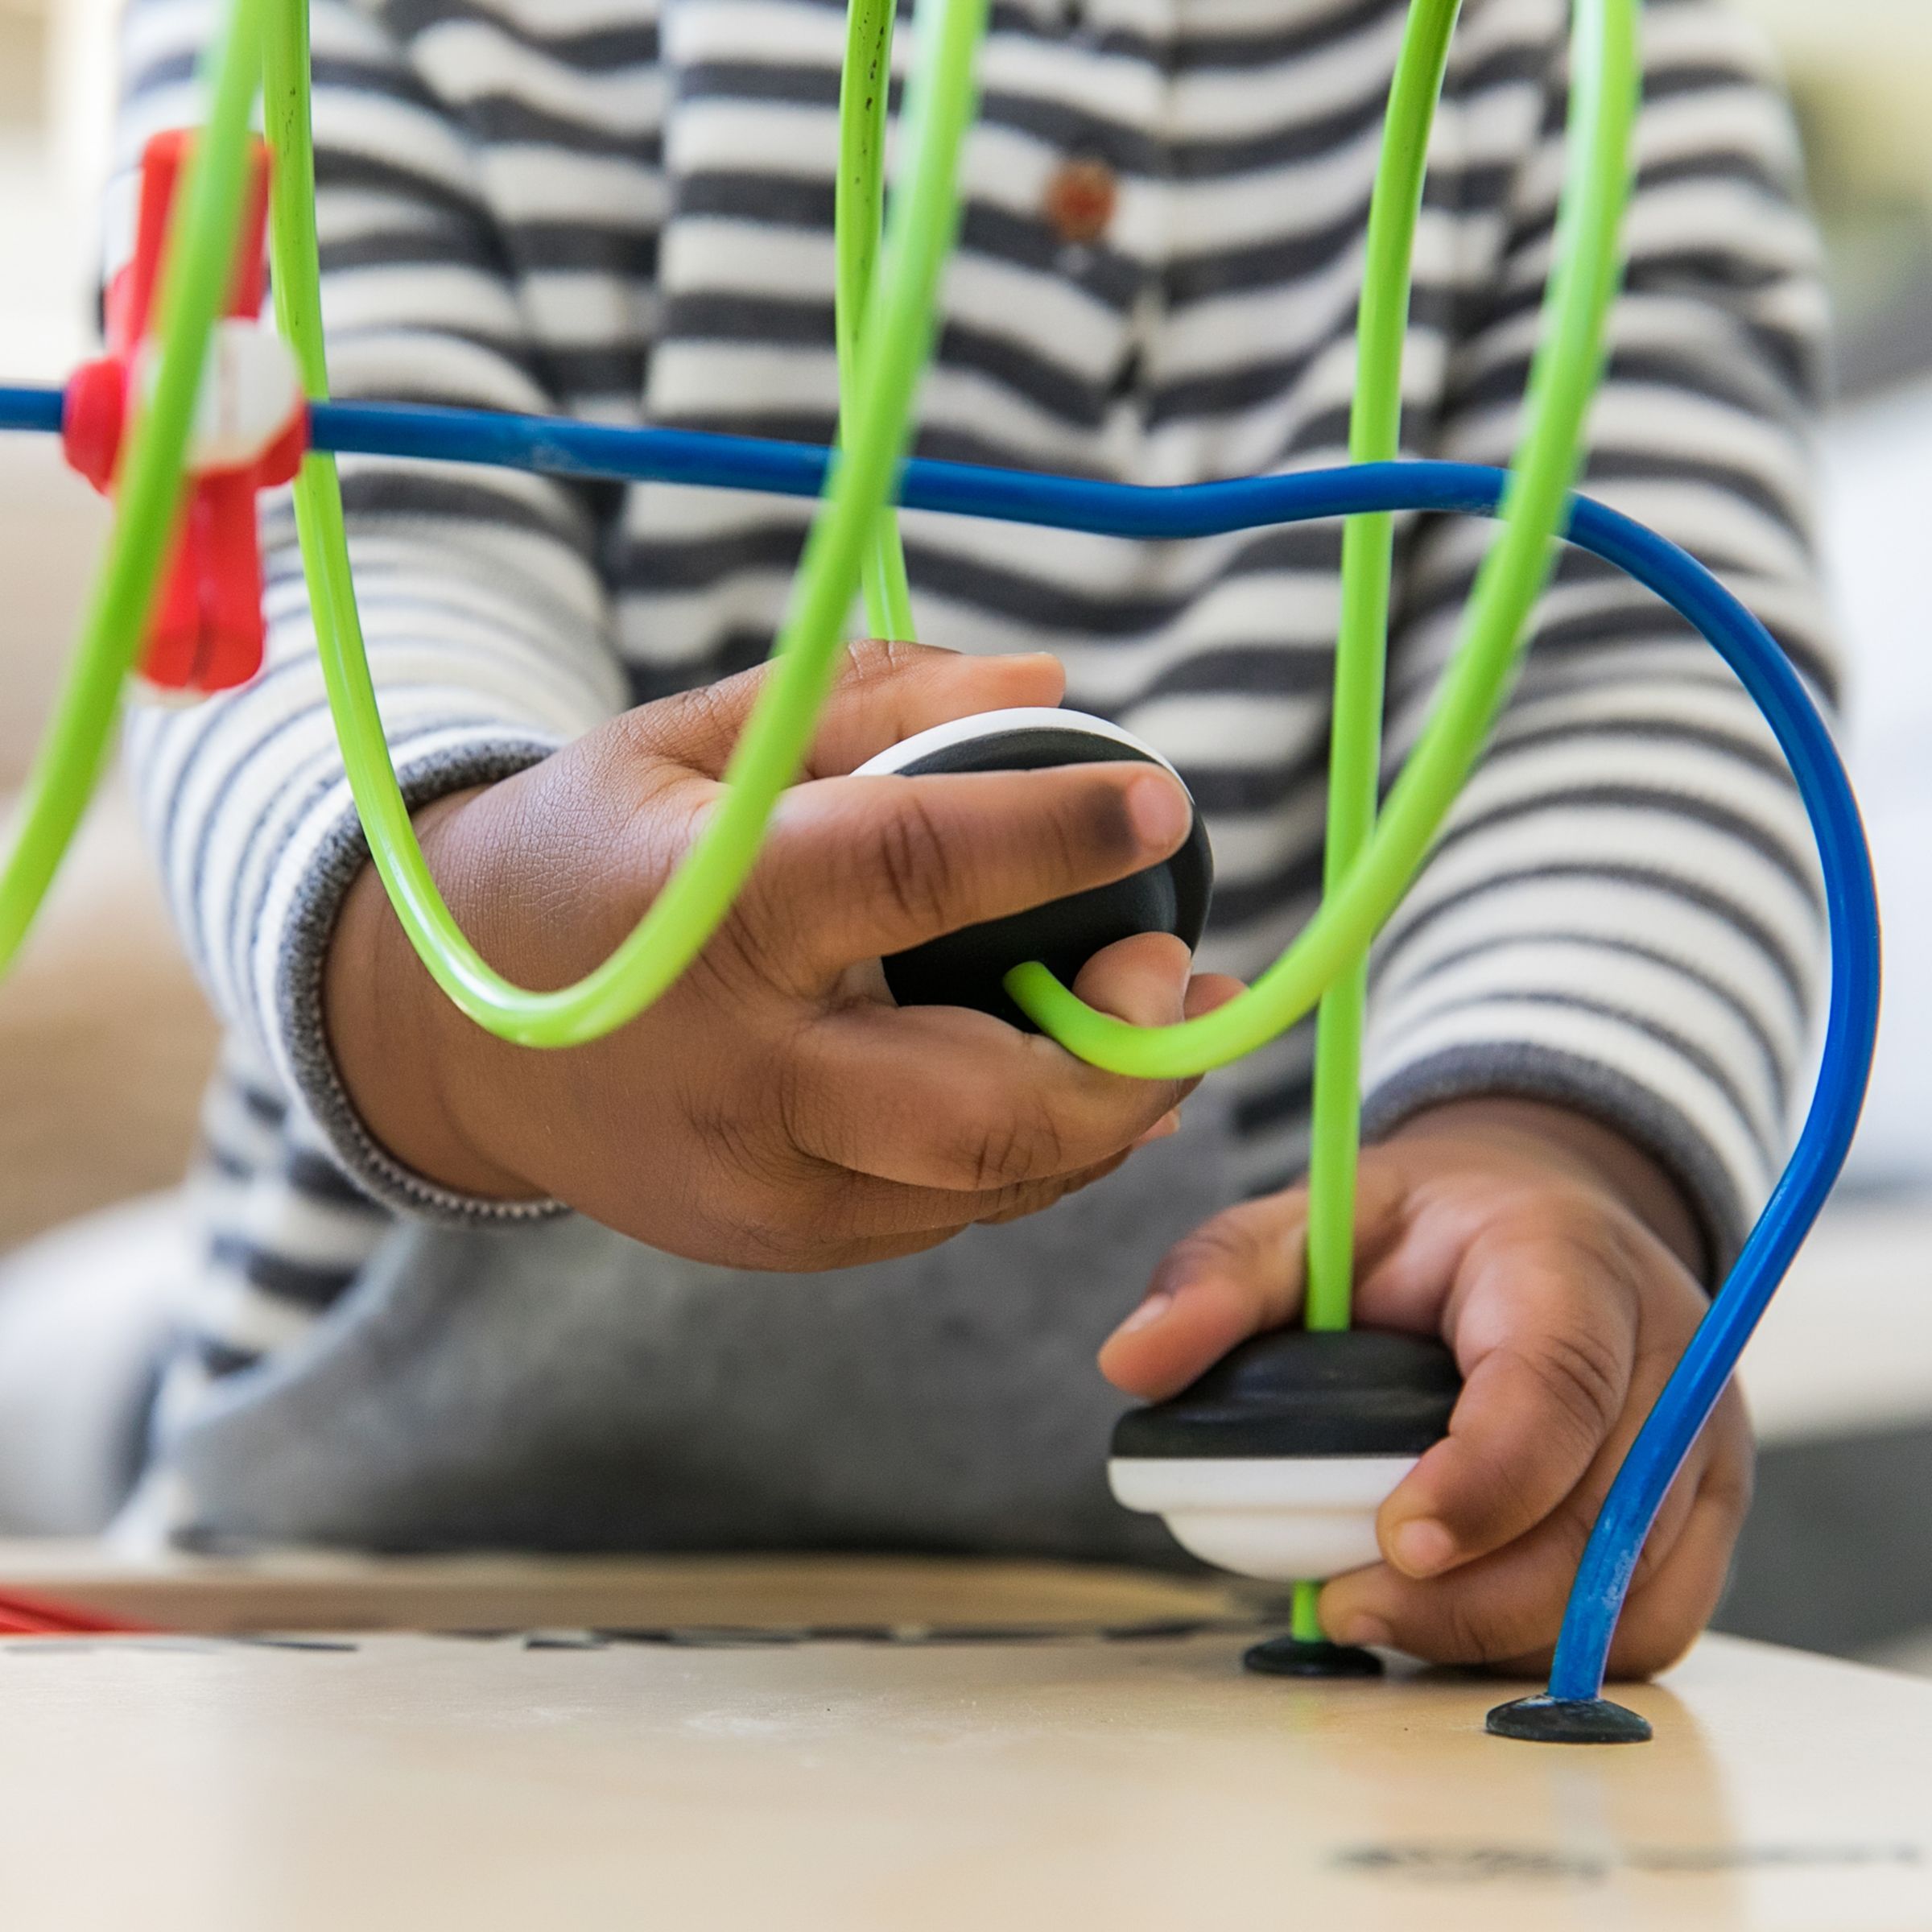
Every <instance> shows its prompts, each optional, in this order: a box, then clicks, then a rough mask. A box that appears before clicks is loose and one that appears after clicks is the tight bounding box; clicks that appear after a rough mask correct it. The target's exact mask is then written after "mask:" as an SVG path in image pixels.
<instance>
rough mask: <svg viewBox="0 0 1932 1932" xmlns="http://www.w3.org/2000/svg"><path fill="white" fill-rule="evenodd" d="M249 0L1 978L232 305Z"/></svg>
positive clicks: (170, 510)
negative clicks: (214, 338)
mask: <svg viewBox="0 0 1932 1932" xmlns="http://www.w3.org/2000/svg"><path fill="white" fill-rule="evenodd" d="M260 31H261V29H260V19H259V15H258V11H257V8H256V6H255V4H254V0H235V4H234V6H233V8H232V10H231V11H230V14H229V23H228V31H227V33H226V35H225V37H224V39H223V40H222V43H221V49H220V52H219V55H218V56H217V63H216V68H215V76H214V85H213V96H212V98H211V100H210V102H209V106H208V124H207V126H205V127H204V129H203V130H202V132H201V134H200V138H198V139H196V142H195V143H194V145H193V147H192V151H190V154H189V156H188V168H187V174H186V179H185V180H184V184H183V187H182V191H181V215H180V220H179V221H177V222H176V223H175V233H174V235H173V236H172V237H171V239H170V242H169V245H168V247H167V250H166V253H165V255H164V258H163V262H162V266H161V278H160V285H159V290H158V291H157V306H156V324H157V330H156V332H157V334H158V336H159V341H160V342H161V344H162V349H161V363H160V367H159V370H158V372H157V373H156V375H155V383H154V387H153V389H152V390H151V393H150V394H149V395H148V398H147V402H146V403H145V404H142V403H140V402H139V400H138V398H137V401H136V407H135V411H134V421H133V423H131V425H130V427H129V431H128V436H127V441H126V446H125V454H124V456H123V457H122V464H121V470H120V475H119V477H118V481H117V483H116V486H115V492H114V522H113V526H112V529H111V530H110V532H109V537H108V543H107V554H106V557H105V561H104V562H103V564H102V565H101V572H100V575H99V576H97V578H96V579H95V581H94V590H93V597H92V600H91V601H90V602H89V605H88V609H87V614H86V617H85V621H84V623H83V625H82V628H81V645H80V647H79V649H78V650H76V652H75V654H74V660H73V663H72V667H71V668H70V669H69V671H68V675H67V677H66V679H65V681H64V684H63V686H62V688H61V691H60V697H59V700H57V702H56V707H55V711H54V716H53V720H52V723H51V725H49V726H48V729H47V733H46V735H45V737H43V739H42V741H41V744H40V748H39V752H38V753H37V754H36V755H35V759H34V764H33V769H32V770H31V772H30V773H29V774H28V776H27V788H26V801H25V803H24V805H23V809H22V815H21V822H20V830H19V834H18V836H17V837H16V839H15V840H14V848H13V850H12V852H10V853H9V854H8V856H7V859H6V866H5V869H4V870H3V871H0V972H5V971H6V968H7V967H8V966H9V965H10V964H11V963H12V960H13V959H14V956H15V955H16V954H17V953H18V952H19V949H20V947H21V944H22V942H23V940H24V939H26V937H27V930H28V928H29V927H31V925H32V923H33V921H34V916H35V914H36V913H37V912H38V911H39V909H40V906H41V905H42V903H43V901H44V900H45V899H46V897H47V888H48V887H49V886H51V885H52V883H53V878H54V874H55V873H56V871H57V870H58V869H59V868H60V861H61V859H62V858H63V857H64V856H65V854H66V852H67V848H68V846H69V845H70V844H72V841H73V836H74V832H75V831H76V828H78V826H79V825H80V823H81V815H82V814H83V813H84V812H85V811H86V809H87V803H88V800H89V798H90V797H91V796H92V795H93V790H94V786H95V785H96V784H97V782H99V779H100V776H101V768H102V766H103V765H104V764H105V762H106V758H107V749H108V743H109V740H110V738H111V737H113V735H114V721H115V720H116V719H117V718H118V716H120V711H121V694H122V687H123V685H124V684H125V683H126V679H127V674H128V671H129V670H130V668H131V667H132V666H133V664H134V655H135V653H136V651H137V650H138V649H139V647H140V642H141V639H142V637H143V636H144V635H145V634H146V633H147V621H148V613H149V611H150V610H151V608H152V606H153V604H154V601H155V591H156V589H157V588H158V587H159V584H160V580H161V572H162V570H163V568H164V566H165V565H166V564H167V559H168V555H169V553H170V551H171V538H172V536H173V533H174V529H175V521H176V518H178V517H179V515H180V508H181V499H182V495H183V488H184V485H183V464H184V457H185V456H186V453H187V450H188V431H189V428H190V426H191V425H192V423H193V420H194V414H195V402H196V395H197V394H198V392H199V390H200V386H201V369H202V365H203V363H204V361H205V360H206V357H207V354H208V339H209V337H210V336H211V335H212V334H213V330H214V326H215V321H216V319H217V316H219V315H220V314H221V311H222V309H223V308H225V306H226V303H227V295H228V290H229V282H230V278H231V276H232V275H233V267H234V251H235V237H236V235H237V233H238V232H239V227H240V221H241V213H242V190H243V186H244V184H245V181H246V167H247V155H248V140H249V124H248V123H249V111H250V108H251V107H252V106H253V105H254V96H255V79H256V74H257V71H258V64H259V62H260V59H261V52H260V48H261V39H260Z"/></svg>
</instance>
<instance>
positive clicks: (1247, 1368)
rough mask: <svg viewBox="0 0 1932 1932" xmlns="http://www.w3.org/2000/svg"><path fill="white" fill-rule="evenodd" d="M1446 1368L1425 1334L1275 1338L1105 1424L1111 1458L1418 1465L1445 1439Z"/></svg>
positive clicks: (1450, 1381) (1450, 1393)
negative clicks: (1379, 1460)
mask: <svg viewBox="0 0 1932 1932" xmlns="http://www.w3.org/2000/svg"><path fill="white" fill-rule="evenodd" d="M1462 1388H1463V1380H1462V1376H1461V1374H1460V1373H1459V1371H1458V1370H1457V1369H1456V1365H1455V1356H1452V1355H1451V1353H1450V1352H1449V1351H1448V1350H1447V1348H1444V1347H1443V1344H1441V1343H1440V1342H1439V1341H1438V1340H1435V1337H1433V1336H1432V1335H1392V1334H1389V1333H1387V1332H1385V1331H1381V1330H1379V1329H1373V1328H1350V1329H1344V1330H1342V1331H1340V1332H1337V1333H1327V1332H1318V1333H1311V1332H1310V1331H1308V1330H1307V1329H1305V1328H1279V1329H1275V1330H1274V1331H1271V1332H1270V1333H1269V1334H1266V1335H1256V1336H1255V1337H1254V1338H1253V1340H1249V1341H1246V1342H1244V1343H1242V1344H1241V1346H1240V1347H1239V1348H1233V1349H1231V1350H1230V1351H1229V1352H1228V1353H1227V1354H1226V1355H1224V1356H1222V1358H1221V1359H1220V1361H1218V1362H1216V1364H1215V1365H1214V1366H1213V1367H1212V1369H1209V1370H1208V1373H1206V1374H1205V1375H1203V1376H1202V1377H1200V1378H1199V1380H1198V1381H1194V1382H1191V1383H1190V1384H1189V1385H1187V1387H1186V1388H1185V1389H1183V1390H1182V1391H1181V1392H1180V1393H1179V1395H1175V1396H1170V1397H1169V1398H1168V1399H1167V1400H1166V1402H1156V1403H1154V1404H1153V1405H1152V1406H1150V1407H1148V1408H1146V1409H1132V1410H1129V1411H1128V1412H1127V1414H1125V1415H1123V1416H1122V1417H1121V1419H1120V1421H1119V1422H1117V1423H1116V1424H1115V1425H1114V1430H1113V1453H1114V1455H1117V1456H1121V1457H1157V1456H1231V1457H1232V1456H1241V1457H1247V1456H1317V1455H1421V1454H1422V1451H1424V1450H1426V1449H1427V1448H1429V1447H1430V1446H1431V1445H1432V1444H1434V1443H1438V1442H1439V1441H1440V1440H1441V1439H1443V1436H1444V1435H1447V1433H1448V1430H1449V1414H1450V1411H1451V1410H1452V1409H1454V1408H1455V1401H1456V1397H1458V1396H1459V1395H1460V1394H1461V1393H1462Z"/></svg>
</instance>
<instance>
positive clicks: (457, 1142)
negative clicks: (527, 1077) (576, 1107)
mask: <svg viewBox="0 0 1932 1932" xmlns="http://www.w3.org/2000/svg"><path fill="white" fill-rule="evenodd" d="M485 789H487V788H481V787H479V788H474V789H472V790H469V791H460V792H453V793H451V794H449V795H446V796H444V797H443V798H440V799H435V800H432V801H431V803H429V804H427V805H425V806H423V807H421V808H420V809H419V811H416V812H415V814H414V815H413V816H412V823H413V824H414V825H415V830H416V836H417V838H418V840H419V842H420V843H421V844H422V847H423V856H424V857H425V858H426V859H427V861H428V862H429V865H430V869H431V872H432V873H434V874H435V875H436V879H437V882H438V884H439V886H440V887H441V888H442V890H444V894H445V895H446V896H448V897H452V898H458V899H460V898H462V897H463V896H464V895H463V894H460V893H452V886H451V880H452V877H455V876H458V875H460V872H461V869H462V850H463V845H464V840H463V839H462V837H461V834H460V823H461V820H462V817H463V815H464V811H465V810H466V809H467V808H468V807H469V806H471V805H472V804H473V803H475V801H476V800H477V798H479V797H480V796H481V795H482V792H483V791H484V790H485ZM459 917H460V911H459ZM322 1003H323V1016H324V1026H325V1027H326V1030H327V1033H328V1047H329V1051H330V1054H331V1055H332V1058H333V1059H334V1062H335V1067H336V1077H337V1078H338V1079H339V1080H341V1083H342V1088H343V1091H344V1092H345V1093H346V1094H347V1096H348V1097H349V1103H350V1104H351V1105H352V1106H353V1108H355V1110H356V1113H357V1116H358V1117H360V1119H361V1122H362V1125H363V1126H364V1127H365V1129H367V1131H368V1133H369V1135H370V1136H371V1137H372V1138H373V1139H374V1140H375V1141H376V1142H377V1143H378V1145H379V1146H381V1147H382V1149H383V1150H385V1151H386V1153H387V1154H389V1155H390V1157H391V1158H393V1159H394V1160H396V1161H397V1162H400V1163H401V1164H402V1165H403V1166H405V1167H407V1168H408V1169H409V1170H411V1172H413V1173H415V1174H421V1175H422V1176H423V1178H424V1179H427V1180H430V1181H432V1182H434V1183H436V1184H437V1185H438V1186H439V1187H444V1188H447V1189H448V1190H449V1191H452V1192H453V1193H456V1194H463V1195H473V1196H476V1197H477V1198H478V1199H485V1200H497V1201H515V1200H522V1199H531V1198H534V1197H535V1196H536V1195H538V1194H539V1192H540V1190H539V1189H537V1188H535V1187H532V1186H531V1185H530V1183H528V1182H526V1180H524V1179H522V1177H521V1176H520V1175H518V1174H516V1173H515V1172H514V1170H511V1169H510V1167H508V1166H506V1165H504V1164H503V1163H502V1162H500V1161H498V1160H497V1159H496V1158H493V1156H492V1155H491V1154H490V1153H489V1152H488V1151H487V1150H485V1148H484V1147H483V1146H481V1145H479V1141H478V1138H477V1134H476V1133H475V1131H474V1129H475V1123H474V1121H473V1119H472V1117H471V1116H470V1113H469V1110H467V1109H465V1108H464V1107H463V1106H461V1105H460V1104H458V1102H457V1100H456V1097H455V1096H457V1095H458V1094H460V1093H461V1092H465V1091H471V1090H473V1088H474V1086H475V1084H476V1077H477V1073H478V1071H479V1069H478V1068H477V1067H476V1065H475V1064H474V1063H476V1062H477V1061H479V1060H481V1059H485V1058H488V1057H491V1056H492V1055H493V1050H494V1049H496V1047H497V1042H494V1041H493V1040H492V1039H491V1038H489V1035H488V1034H485V1032H484V1031H483V1030H481V1028H479V1027H477V1026H476V1025H474V1023H473V1022H471V1021H470V1020H469V1019H468V1018H465V1017H464V1015H463V1014H462V1013H460V1012H458V1011H457V1009H456V1007H455V1006H453V1005H452V1004H451V1003H450V1001H449V999H448V996H447V995H446V994H445V993H444V992H443V990H442V989H441V988H440V987H439V986H438V985H436V981H435V980H433V979H432V978H431V976H430V974H429V972H428V970H427V968H425V967H424V966H423V963H422V961H421V960H419V959H418V957H417V956H416V952H415V947H413V946H411V943H410V942H409V939H408V935H407V934H406V933H404V931H403V927H402V925H401V923H400V922H399V921H398V919H397V918H396V915H395V913H394V909H393V908H392V907H391V906H390V902H389V897H388V894H387V893H386V891H385V890H384V889H383V886H382V879H381V877H380V876H379V875H378V873H377V871H376V869H375V867H374V865H373V864H369V865H364V866H363V868H362V869H361V872H360V873H357V877H356V878H355V881H354V882H353V884H352V885H351V886H350V887H349V891H348V893H347V894H345V897H344V899H343V902H342V908H341V913H340V914H339V915H338V917H337V919H336V927H335V931H334V932H333V934H332V936H331V938H330V940H329V945H328V953H327V956H326V957H325V959H324V964H323V975H322Z"/></svg>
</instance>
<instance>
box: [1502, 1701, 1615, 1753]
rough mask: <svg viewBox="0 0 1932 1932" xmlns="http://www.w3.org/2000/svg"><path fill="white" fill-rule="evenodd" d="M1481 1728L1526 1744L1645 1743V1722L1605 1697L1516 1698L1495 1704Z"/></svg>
mask: <svg viewBox="0 0 1932 1932" xmlns="http://www.w3.org/2000/svg"><path fill="white" fill-rule="evenodd" d="M1483 1728H1484V1729H1485V1730H1486V1731H1488V1733H1489V1734H1490V1736H1492V1737H1514V1738H1520V1739H1521V1740H1522V1741H1523V1742H1524V1743H1525V1744H1648V1743H1649V1741H1650V1737H1651V1731H1650V1724H1649V1719H1646V1718H1641V1717H1639V1716H1638V1715H1637V1713H1636V1712H1635V1711H1627V1710H1625V1709H1624V1707H1623V1706H1622V1705H1621V1704H1613V1703H1611V1701H1610V1700H1609V1699H1608V1698H1607V1697H1548V1696H1543V1697H1519V1698H1517V1699H1516V1701H1515V1702H1514V1703H1509V1704H1498V1705H1497V1706H1496V1708H1495V1709H1494V1710H1493V1711H1491V1712H1490V1713H1489V1715H1488V1719H1486V1720H1485V1722H1484V1727H1483Z"/></svg>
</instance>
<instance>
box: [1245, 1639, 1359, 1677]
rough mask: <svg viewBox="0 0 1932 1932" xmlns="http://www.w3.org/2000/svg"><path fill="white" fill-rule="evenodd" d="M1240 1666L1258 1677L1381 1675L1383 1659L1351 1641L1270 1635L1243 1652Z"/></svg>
mask: <svg viewBox="0 0 1932 1932" xmlns="http://www.w3.org/2000/svg"><path fill="white" fill-rule="evenodd" d="M1241 1667H1242V1668H1243V1669H1244V1670H1252V1671H1253V1672H1254V1673H1255V1674H1256V1675H1257V1676H1258V1677H1380V1676H1381V1674H1382V1660H1381V1658H1380V1657H1377V1655H1376V1653H1374V1652H1373V1650H1358V1649H1356V1648H1355V1646H1354V1645H1352V1644H1308V1643H1303V1642H1302V1640H1301V1638H1299V1637H1269V1639H1268V1641H1267V1642H1265V1644H1257V1645H1254V1646H1253V1648H1252V1649H1249V1650H1246V1651H1244V1652H1243V1653H1242V1656H1241Z"/></svg>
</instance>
